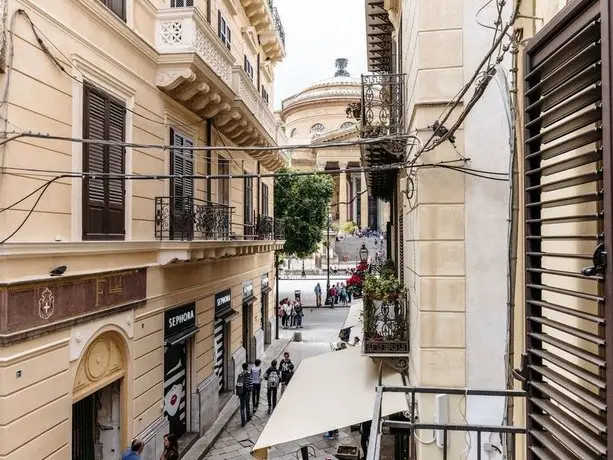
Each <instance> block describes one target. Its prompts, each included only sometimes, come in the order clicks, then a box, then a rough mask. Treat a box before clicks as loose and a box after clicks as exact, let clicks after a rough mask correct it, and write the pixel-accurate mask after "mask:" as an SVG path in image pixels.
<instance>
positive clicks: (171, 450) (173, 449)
mask: <svg viewBox="0 0 613 460" xmlns="http://www.w3.org/2000/svg"><path fill="white" fill-rule="evenodd" d="M160 460H179V442H178V441H177V437H176V436H175V435H174V434H172V433H168V434H167V435H165V436H164V452H163V453H162V456H161V457H160Z"/></svg>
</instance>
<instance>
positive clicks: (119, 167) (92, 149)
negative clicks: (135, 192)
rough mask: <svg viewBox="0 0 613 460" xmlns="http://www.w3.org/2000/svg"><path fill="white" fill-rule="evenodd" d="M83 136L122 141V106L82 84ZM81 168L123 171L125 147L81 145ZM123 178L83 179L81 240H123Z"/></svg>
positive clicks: (97, 170) (123, 137)
mask: <svg viewBox="0 0 613 460" xmlns="http://www.w3.org/2000/svg"><path fill="white" fill-rule="evenodd" d="M83 95H84V110H83V137H84V138H85V139H99V140H111V141H116V142H124V139H125V107H124V106H123V104H121V103H120V102H118V101H115V100H113V99H110V98H109V96H108V95H106V94H104V93H103V92H101V91H99V90H97V89H94V88H92V87H91V86H89V85H84V89H83ZM83 171H85V172H88V173H90V174H91V173H93V174H96V173H113V174H123V173H124V172H125V148H124V147H123V146H111V145H101V144H83ZM124 191H125V179H123V178H118V179H104V178H96V177H95V176H94V177H92V176H89V177H87V178H85V179H84V180H83V239H84V240H105V239H123V238H124V235H125V213H124V208H125V200H124Z"/></svg>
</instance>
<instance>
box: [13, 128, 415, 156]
mask: <svg viewBox="0 0 613 460" xmlns="http://www.w3.org/2000/svg"><path fill="white" fill-rule="evenodd" d="M4 134H13V135H15V136H16V138H17V137H28V138H35V139H48V140H56V141H64V142H77V143H83V144H94V145H112V146H119V147H124V148H135V149H159V150H174V149H176V148H177V146H176V145H167V144H141V143H136V142H118V141H109V140H105V139H83V138H75V137H69V136H57V135H52V134H44V133H34V132H31V131H29V132H22V133H20V132H15V131H5V132H4ZM408 139H412V140H416V141H418V140H419V138H417V137H416V136H413V135H408V134H401V135H392V136H383V137H373V138H364V139H358V140H353V141H339V142H329V143H328V142H326V143H322V144H320V145H318V146H317V149H328V148H338V147H355V146H359V145H370V144H378V143H381V142H388V141H398V140H408ZM11 140H12V139H11ZM419 141H420V140H419ZM420 142H421V141H420ZM313 148H314V147H313V145H311V144H294V145H284V146H260V145H256V146H248V147H246V146H243V147H231V146H225V147H223V146H211V145H201V146H189V147H188V146H181V150H191V151H217V150H226V151H232V152H250V151H251V152H256V151H257V152H261V151H265V152H268V151H274V150H312V149H313Z"/></svg>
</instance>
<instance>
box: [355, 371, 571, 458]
mask: <svg viewBox="0 0 613 460" xmlns="http://www.w3.org/2000/svg"><path fill="white" fill-rule="evenodd" d="M375 391H376V393H377V396H376V398H375V407H374V413H373V418H372V423H371V428H370V436H369V443H368V452H367V454H366V460H379V458H380V457H381V453H382V452H381V447H382V438H383V436H385V435H384V434H383V431H384V429H389V430H390V433H391V435H392V436H396V437H400V438H401V439H402V441H403V442H402V443H401V444H402V450H403V452H402V453H401V455H400V457H396V458H405V459H408V460H417V458H418V455H419V452H418V446H419V445H423V444H422V441H420V439H419V438H418V433H420V432H423V431H426V432H427V431H430V432H432V431H433V432H434V441H435V442H436V447H438V449H440V451H439V452H436V451H433V450H429V451H428V452H429V454H430V455H429V457H428V458H437V459H441V460H450V459H452V458H453V459H455V458H457V457H458V454H459V452H458V444H454V443H452V442H451V437H452V436H453V435H452V433H460V434H462V433H463V434H465V435H466V434H468V433H474V434H475V437H474V438H472V439H473V441H472V445H471V447H470V449H469V450H470V451H472V452H474V453H475V455H474V456H472V458H476V459H477V460H481V459H486V458H507V459H509V460H517V459H519V458H524V456H523V455H516V438H517V436H522V435H524V434H525V433H526V428H525V427H521V426H513V425H510V423H512V421H511V422H509V421H508V420H504V421H503V423H502V424H500V425H495V424H492V425H478V424H471V423H469V422H468V421H465V423H463V424H458V423H454V422H452V421H450V420H449V421H447V420H443V421H429V420H428V418H429V417H428V416H427V415H426V414H420V413H419V411H418V409H419V408H418V403H419V401H418V398H420V397H426V396H427V395H429V396H430V397H432V396H434V395H447V396H456V397H464V398H488V399H492V400H493V399H494V398H498V399H502V398H505V399H507V400H510V399H512V398H515V399H517V398H525V397H526V392H525V391H523V390H474V389H466V388H428V387H408V386H407V387H385V386H382V385H381V378H379V386H377V387H376V390H375ZM385 393H404V394H406V397H407V403H408V406H409V410H408V412H407V413H404V414H403V416H402V417H386V418H384V417H382V412H381V409H382V407H383V398H384V395H385ZM420 415H421V417H420ZM422 430H423V431H422ZM492 434H496V435H498V436H496V439H497V440H496V441H493V440H492ZM456 436H457V435H456ZM475 438H476V439H475ZM475 441H476V442H475ZM454 446H455V448H454ZM433 447H434V446H433ZM463 448H464V447H463V445H462V447H461V449H463ZM494 451H497V453H498V454H500V457H493V456H492V453H493V452H494ZM484 452H485V455H484ZM468 454H469V452H466V456H468ZM460 456H461V455H460ZM537 457H538V458H553V457H549V456H546V457H545V456H540V455H537ZM419 458H424V455H423V453H422V455H419ZM560 458H562V457H560ZM564 458H567V457H564ZM568 458H570V457H568Z"/></svg>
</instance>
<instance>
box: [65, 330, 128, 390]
mask: <svg viewBox="0 0 613 460" xmlns="http://www.w3.org/2000/svg"><path fill="white" fill-rule="evenodd" d="M125 370H126V360H125V353H124V346H123V339H122V338H121V337H120V336H119V334H118V333H116V332H105V333H103V334H101V335H100V336H99V337H97V338H96V339H95V340H94V341H93V342H92V343H91V344H90V345H89V346H88V347H87V350H85V352H84V353H83V356H82V357H81V361H80V362H79V367H78V369H77V375H76V376H75V381H74V385H73V400H75V401H76V400H79V399H82V398H84V397H85V396H87V395H89V394H92V393H94V392H95V391H97V390H98V389H100V388H102V387H104V386H106V385H108V384H110V383H112V382H114V381H115V380H118V379H120V378H121V377H123V376H124V374H125Z"/></svg>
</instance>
